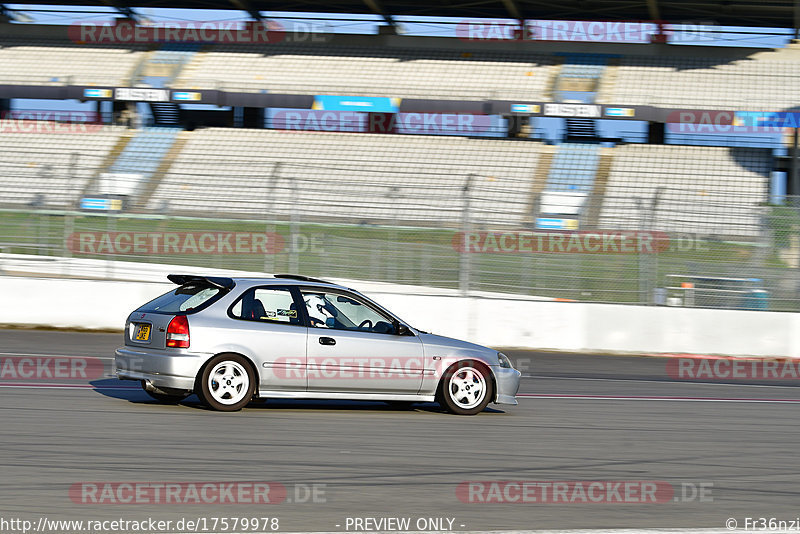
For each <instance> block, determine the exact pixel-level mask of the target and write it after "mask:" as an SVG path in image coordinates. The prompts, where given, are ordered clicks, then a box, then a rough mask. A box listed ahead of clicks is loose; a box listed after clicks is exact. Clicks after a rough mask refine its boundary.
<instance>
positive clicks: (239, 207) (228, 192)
mask: <svg viewBox="0 0 800 534" xmlns="http://www.w3.org/2000/svg"><path fill="white" fill-rule="evenodd" d="M540 146H541V144H540V143H526V144H525V145H524V146H520V145H519V144H517V143H513V142H508V141H504V140H485V139H470V138H465V137H445V136H442V137H425V136H387V135H383V134H350V133H328V132H288V131H280V130H242V129H234V128H208V129H203V130H199V131H195V132H191V137H190V138H189V140H188V141H187V143H186V145H185V146H184V147H183V149H182V150H181V152H180V154H179V155H178V156H177V158H176V159H175V161H174V162H173V164H172V166H171V167H170V169H169V171H168V172H167V173H166V175H165V176H164V178H163V179H162V180H161V182H160V184H159V185H158V187H157V189H156V190H155V194H154V195H153V197H152V198H150V199H149V202H148V204H147V207H148V208H149V209H159V208H161V209H163V207H164V206H168V207H169V210H170V211H172V212H176V213H183V214H187V213H194V214H206V215H207V214H216V215H219V216H222V215H229V216H230V215H239V216H242V215H249V216H250V217H256V216H263V215H266V216H268V217H273V216H274V217H276V218H281V219H288V218H289V216H290V215H291V213H292V212H295V213H296V215H298V216H299V217H300V218H301V219H302V220H326V219H327V220H329V221H347V220H356V221H359V222H371V223H374V222H381V223H384V224H386V223H404V224H416V225H445V226H453V225H457V224H458V223H459V220H460V213H461V211H462V210H463V208H464V194H463V193H462V192H463V190H464V188H465V187H468V188H469V190H470V192H469V198H470V199H471V204H472V205H471V209H472V210H473V213H474V214H475V219H476V221H481V222H482V223H483V224H487V225H491V224H496V225H512V226H518V225H520V224H522V221H523V219H524V218H525V216H526V213H527V210H528V209H529V205H530V193H531V184H532V180H533V174H534V172H535V170H536V166H537V158H538V154H539V150H538V149H539V147H540ZM276 165H278V166H276Z"/></svg>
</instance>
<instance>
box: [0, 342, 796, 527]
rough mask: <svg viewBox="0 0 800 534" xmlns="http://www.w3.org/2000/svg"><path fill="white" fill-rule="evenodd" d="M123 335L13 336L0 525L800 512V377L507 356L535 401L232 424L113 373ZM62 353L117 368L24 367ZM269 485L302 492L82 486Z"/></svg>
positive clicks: (3, 397)
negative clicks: (531, 494)
mask: <svg viewBox="0 0 800 534" xmlns="http://www.w3.org/2000/svg"><path fill="white" fill-rule="evenodd" d="M120 340H121V335H119V334H90V333H75V332H72V333H71V332H51V331H27V330H0V361H2V363H0V372H2V371H3V369H5V370H6V372H5V373H3V374H2V376H0V412H1V413H2V416H0V421H2V436H3V437H2V439H1V440H0V469H2V471H1V472H2V476H0V520H2V519H5V520H9V519H15V518H20V519H27V520H31V521H34V524H36V523H37V522H38V520H39V518H40V517H46V518H47V519H48V520H67V519H75V520H103V519H105V520H111V519H120V518H122V519H129V520H143V519H148V518H154V519H160V520H171V521H178V520H179V519H181V518H185V519H195V520H196V519H198V518H204V519H205V526H206V527H207V528H206V530H205V532H224V531H226V530H224V529H222V524H221V523H220V522H219V518H233V517H238V518H244V517H247V518H264V517H269V518H273V517H276V518H278V519H279V530H280V531H284V532H286V531H334V532H335V531H345V530H347V529H348V526H349V527H351V528H350V530H353V529H354V526H356V525H358V524H357V523H355V522H354V519H355V518H361V519H364V518H376V519H377V518H388V517H400V518H409V519H410V520H411V524H412V526H413V525H414V524H415V523H416V521H417V520H419V519H427V518H445V522H444V526H446V527H449V526H450V523H449V522H448V521H447V520H448V519H449V520H452V526H451V527H450V528H452V529H453V530H460V531H464V530H470V531H483V530H503V529H578V528H668V527H669V528H678V527H709V528H710V527H716V528H723V527H724V526H725V521H726V520H727V519H728V518H735V519H737V521H738V523H739V525H740V526H743V525H744V521H745V518H746V517H754V518H759V517H764V518H766V519H769V518H777V519H784V520H793V519H796V518H797V517H798V516H800V505H799V504H798V503H800V499H799V497H800V473H799V471H800V468H799V467H798V459H799V458H800V455H799V454H798V448H799V447H800V431H799V430H798V424H797V422H798V419H800V417H798V416H800V389H798V381H797V380H796V379H791V378H788V379H786V380H782V381H754V380H734V379H730V380H720V379H716V378H715V379H701V380H699V381H695V382H692V381H688V380H682V379H679V378H676V377H675V376H673V375H674V373H670V372H669V371H668V369H671V368H670V367H669V366H670V365H674V364H670V363H668V362H669V360H668V359H665V358H654V357H621V356H608V355H589V354H547V353H535V352H529V351H519V350H508V351H506V352H507V354H509V355H510V356H511V357H512V359H513V360H514V361H515V364H516V366H517V367H518V368H519V369H520V370H522V371H523V375H524V378H523V380H522V386H521V389H520V394H521V396H520V398H519V405H518V406H513V407H510V406H496V405H490V409H488V410H487V411H485V412H483V413H481V414H479V415H477V416H474V417H459V416H453V415H448V414H445V413H442V412H441V411H440V409H439V408H438V406H437V405H435V404H420V405H416V406H415V407H414V408H412V409H410V410H398V409H396V408H392V407H389V406H386V405H384V404H383V403H380V402H368V403H364V402H325V401H267V402H266V403H263V404H252V405H251V406H249V407H248V408H246V409H244V410H242V411H241V412H238V413H217V412H213V411H209V410H207V409H205V408H204V407H202V406H201V405H200V404H199V403H198V402H197V399H196V397H190V398H189V399H187V400H186V401H185V402H183V403H182V404H180V405H176V406H167V405H161V404H158V403H156V402H155V401H153V400H151V399H150V398H149V397H148V396H147V395H146V394H145V393H144V392H142V391H141V390H139V389H138V385H137V384H136V383H134V382H120V381H118V380H116V379H115V378H112V377H111V376H110V372H111V359H112V356H113V350H114V348H115V347H116V346H117V345H119V344H120ZM62 356H64V357H78V358H99V359H100V360H99V361H101V362H102V363H103V372H102V373H99V374H98V375H96V376H92V377H90V378H89V379H85V380H81V379H74V378H68V379H57V378H53V379H50V378H49V377H44V378H42V377H41V376H36V377H20V376H16V377H15V376H10V375H9V372H10V369H12V368H13V365H12V364H13V363H14V362H16V363H18V362H19V360H20V358H23V357H28V358H32V359H34V360H35V359H37V358H38V359H42V358H48V357H50V358H58V357H62ZM9 359H11V361H12V364H6V363H5V362H6V360H9ZM4 365H12V368H8V367H4ZM253 481H256V482H269V483H274V484H273V486H271V487H272V488H273V495H275V493H274V492H275V491H279V490H276V489H275V488H283V487H285V488H286V489H287V492H288V493H287V498H286V499H285V500H281V502H279V503H276V504H230V503H223V504H220V503H216V502H211V503H204V504H195V503H192V502H189V503H186V502H182V503H147V504H134V503H119V502H105V503H102V504H95V503H93V502H86V501H87V499H88V500H89V501H91V496H88V497H87V496H86V495H85V494H82V493H81V491H84V492H85V491H86V488H91V487H92V486H91V485H87V484H86V483H97V484H98V487H99V488H104V487H105V488H108V487H113V488H119V486H118V485H117V486H103V484H102V483H115V484H118V483H125V482H129V483H144V484H151V485H152V484H161V483H171V482H189V483H201V482H241V483H246V482H253ZM470 481H472V482H477V483H483V484H485V485H486V486H485V487H490V486H489V484H490V483H491V481H540V482H552V481H586V483H587V484H588V483H589V481H639V482H641V481H656V482H658V483H659V484H662V485H663V484H667V485H669V486H671V487H672V488H673V489H674V495H673V496H672V497H671V498H669V499H668V501H667V502H663V503H644V504H640V503H619V502H612V503H607V502H596V503H585V502H581V501H580V499H578V502H569V503H564V502H558V503H541V502H502V503H497V502H492V503H483V502H463V500H462V498H464V494H462V493H459V492H458V491H457V488H459V487H462V488H463V487H464V486H459V484H462V483H464V482H470ZM140 486H141V485H140ZM151 487H152V486H151ZM660 487H661V486H660ZM701 487H702V488H704V491H705V496H704V498H702V499H701V498H700V496H699V491H698V490H699V489H700V488H701ZM71 488H72V493H70V489H71ZM310 488H314V489H315V491H316V498H311V497H309V493H308V490H309V489H310ZM99 491H101V490H99ZM95 495H97V494H95ZM509 495H510V497H511V498H513V492H512V493H510V494H509ZM183 497H186V496H185V495H184V496H183ZM104 500H105V501H113V500H114V499H113V498H109V497H108V496H106V497H105V499H104ZM243 500H246V498H243ZM466 500H468V499H466ZM212 501H213V499H212ZM298 501H302V502H298ZM312 501H316V502H312ZM213 518H218V519H217V525H216V526H217V528H216V529H213V530H212V529H210V527H211V523H210V521H213ZM348 518H350V520H349V523H348ZM229 524H230V523H229ZM421 524H427V525H431V523H421ZM361 525H365V523H361ZM367 525H369V524H367ZM372 525H375V523H372ZM385 525H387V524H384V526H385ZM0 526H1V523H0ZM262 526H263V525H259V528H258V529H256V530H257V531H265V530H266V531H270V529H269V528H268V529H262V528H261V527H262ZM388 526H391V525H388ZM6 530H8V529H6ZM357 530H363V529H357ZM54 531H55V530H54ZM117 531H118V532H122V530H117ZM170 531H171V532H178V531H179V530H177V529H175V528H172V529H171V530H170ZM183 531H184V532H187V531H189V530H187V529H184V530H183ZM191 531H200V532H202V531H204V530H202V529H200V528H196V529H192V530H191ZM227 531H228V532H230V531H233V530H231V529H230V528H229V529H228V530H227ZM236 531H239V532H242V531H244V530H243V529H241V528H239V529H237V530H236Z"/></svg>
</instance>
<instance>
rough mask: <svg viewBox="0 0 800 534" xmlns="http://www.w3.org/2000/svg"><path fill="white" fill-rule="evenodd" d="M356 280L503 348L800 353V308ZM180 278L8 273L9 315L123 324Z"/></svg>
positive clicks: (410, 312) (444, 327) (72, 323)
mask: <svg viewBox="0 0 800 534" xmlns="http://www.w3.org/2000/svg"><path fill="white" fill-rule="evenodd" d="M162 267H163V266H162ZM184 270H188V269H184ZM162 279H163V278H162ZM348 285H349V286H351V287H354V288H355V289H358V290H361V291H363V292H364V293H365V294H367V295H369V296H370V297H372V298H374V299H375V300H376V301H378V302H379V303H381V304H383V305H385V306H386V307H388V308H390V309H391V310H393V311H394V312H395V313H397V314H398V315H399V316H400V317H401V318H403V319H404V320H406V321H408V322H409V323H410V324H411V325H413V326H415V327H417V328H421V329H424V330H428V331H432V332H434V333H439V334H444V335H449V336H453V337H457V338H461V339H466V340H469V341H474V342H477V343H481V344H484V345H489V346H493V347H527V348H535V349H555V350H562V351H587V352H591V351H602V352H636V353H694V354H724V355H739V356H777V357H794V358H796V357H800V339H798V338H799V337H800V334H798V332H800V314H794V313H776V312H755V311H737V310H707V309H690V308H664V307H643V306H622V305H614V304H585V303H569V302H548V301H541V300H538V301H537V300H524V299H517V300H511V299H501V298H497V297H496V296H490V297H460V296H457V295H455V294H453V293H448V292H447V291H432V292H431V293H430V294H414V293H413V292H411V291H409V288H407V287H402V286H392V285H388V284H375V283H361V284H360V283H358V282H354V281H349V282H348ZM170 287H172V285H171V284H168V283H160V282H126V281H108V280H72V279H58V278H31V277H22V276H0V295H2V300H1V302H2V305H0V324H18V325H34V326H54V327H72V328H89V329H117V330H121V329H122V327H123V325H124V322H125V319H126V317H127V315H128V314H129V313H130V312H131V311H132V310H133V309H134V308H136V307H137V306H139V305H140V304H142V303H144V302H146V301H148V300H150V299H152V298H154V297H155V296H157V295H159V294H161V293H163V292H165V291H168V290H169V288H170ZM421 289H424V288H421Z"/></svg>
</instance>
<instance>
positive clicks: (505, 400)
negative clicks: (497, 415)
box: [492, 367, 522, 404]
mask: <svg viewBox="0 0 800 534" xmlns="http://www.w3.org/2000/svg"><path fill="white" fill-rule="evenodd" d="M492 371H493V372H494V378H495V382H496V383H497V394H496V396H495V401H494V402H495V404H519V403H518V402H517V399H516V396H517V391H519V380H520V378H521V377H522V373H520V372H519V371H517V370H516V369H509V368H507V367H492Z"/></svg>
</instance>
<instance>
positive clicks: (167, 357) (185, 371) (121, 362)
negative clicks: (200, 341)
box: [114, 347, 206, 391]
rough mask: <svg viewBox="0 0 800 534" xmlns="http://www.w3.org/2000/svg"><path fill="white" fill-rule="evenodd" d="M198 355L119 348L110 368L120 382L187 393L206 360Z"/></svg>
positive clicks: (192, 387)
mask: <svg viewBox="0 0 800 534" xmlns="http://www.w3.org/2000/svg"><path fill="white" fill-rule="evenodd" d="M203 356H204V355H201V354H192V353H186V352H178V351H175V352H172V351H167V350H149V349H140V348H135V349H134V348H131V347H120V348H118V349H117V350H116V352H115V353H114V367H115V369H116V374H117V378H119V379H120V380H146V381H148V382H150V383H151V384H153V385H154V386H156V387H159V388H174V389H183V390H186V391H191V390H193V389H194V381H195V377H196V376H197V372H198V371H199V370H200V367H201V366H202V365H203V362H205V360H206V358H204V357H203Z"/></svg>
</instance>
